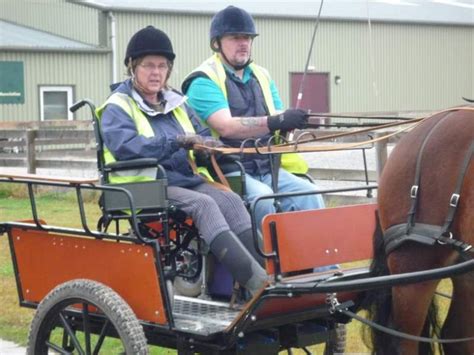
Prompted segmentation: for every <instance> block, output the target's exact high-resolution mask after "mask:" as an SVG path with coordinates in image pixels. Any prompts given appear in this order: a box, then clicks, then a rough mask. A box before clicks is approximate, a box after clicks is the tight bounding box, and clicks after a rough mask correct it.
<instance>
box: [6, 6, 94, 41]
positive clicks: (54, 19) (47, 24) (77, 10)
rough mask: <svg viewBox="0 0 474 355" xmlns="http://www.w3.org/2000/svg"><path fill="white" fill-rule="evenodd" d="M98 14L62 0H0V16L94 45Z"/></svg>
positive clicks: (87, 8)
mask: <svg viewBox="0 0 474 355" xmlns="http://www.w3.org/2000/svg"><path fill="white" fill-rule="evenodd" d="M98 14H99V11H98V10H96V9H92V8H89V7H85V6H78V5H77V4H71V3H69V2H66V1H65V0H0V18H4V19H5V20H7V21H11V22H15V23H17V24H20V25H23V26H27V27H33V28H35V29H39V30H42V31H46V32H51V33H54V34H56V35H58V36H64V37H68V38H71V39H74V40H76V41H80V42H85V43H90V44H96V45H97V44H98V43H99V36H98V27H99V20H98Z"/></svg>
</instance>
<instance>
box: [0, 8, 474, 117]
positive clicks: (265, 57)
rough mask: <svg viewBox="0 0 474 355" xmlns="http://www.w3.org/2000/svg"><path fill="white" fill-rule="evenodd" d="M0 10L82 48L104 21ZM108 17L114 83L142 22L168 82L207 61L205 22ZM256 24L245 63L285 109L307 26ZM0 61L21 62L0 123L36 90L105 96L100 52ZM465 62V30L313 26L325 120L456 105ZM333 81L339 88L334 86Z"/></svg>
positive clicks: (465, 84)
mask: <svg viewBox="0 0 474 355" xmlns="http://www.w3.org/2000/svg"><path fill="white" fill-rule="evenodd" d="M0 6H1V7H2V11H3V10H8V12H4V13H8V14H13V15H12V16H13V17H12V18H11V20H12V21H15V22H19V23H22V24H25V25H28V26H31V27H36V28H42V29H48V30H50V31H51V32H56V33H57V34H60V35H64V36H67V37H71V38H74V39H78V40H82V41H85V42H89V43H97V38H98V26H97V19H98V18H102V19H103V20H105V19H106V18H105V17H102V16H100V11H98V10H96V9H90V8H87V7H84V6H78V5H76V4H72V3H66V2H64V1H62V0H61V1H60V0H44V1H36V0H26V1H17V2H13V0H1V1H0ZM32 10H33V11H32ZM114 15H115V18H116V24H117V68H118V78H119V80H122V79H123V78H124V77H125V76H124V72H125V68H124V65H123V58H124V53H125V48H126V45H127V42H128V40H129V39H130V37H131V36H132V35H133V33H135V32H136V31H137V30H138V29H140V28H142V27H144V26H146V25H149V24H152V25H154V26H156V27H158V28H161V29H163V30H164V31H165V32H167V33H168V34H169V36H170V37H171V39H172V41H173V45H174V49H175V52H176V54H177V59H176V63H175V67H174V73H173V76H172V79H171V84H172V85H173V86H174V87H176V88H179V87H180V84H181V81H182V80H183V78H184V77H185V76H186V75H187V74H188V73H189V72H190V71H191V70H192V69H193V68H194V67H196V66H197V65H198V64H200V63H201V62H202V61H203V60H204V59H205V58H207V57H208V56H209V55H210V54H211V50H210V48H209V39H208V33H209V23H210V20H211V16H210V15H189V14H186V15H185V14H169V13H161V14H160V13H126V12H115V13H114ZM9 18H10V15H9ZM52 19H54V20H52ZM108 21H110V19H109V20H108ZM256 25H257V30H258V32H259V33H260V36H259V37H257V38H256V39H255V44H254V55H253V58H254V59H255V61H256V63H258V64H260V65H262V66H264V67H266V68H268V69H269V71H270V73H271V74H272V76H273V79H274V80H275V82H276V83H277V85H278V87H279V89H280V94H281V97H282V99H283V101H284V102H285V104H286V105H288V103H289V95H290V93H289V87H290V85H289V73H290V72H298V71H300V72H301V71H303V69H304V65H305V62H306V56H307V53H308V49H309V45H310V40H311V36H312V32H313V27H314V20H308V19H281V18H262V17H256ZM370 39H371V42H372V43H371V44H370ZM0 60H24V62H25V89H26V103H25V104H24V105H0V120H23V119H27V120H37V119H38V112H39V109H38V93H37V91H38V84H51V85H61V84H73V85H75V87H76V91H75V98H76V99H77V98H82V97H89V98H91V99H92V100H93V101H94V102H96V103H97V104H99V103H101V102H102V101H103V100H104V99H105V98H106V96H107V94H108V88H107V87H108V85H109V84H110V74H109V72H110V70H111V63H110V56H109V55H107V54H97V53H94V54H83V53H70V54H65V53H62V54H61V53H33V52H21V53H20V52H18V53H16V52H5V51H2V52H0ZM473 63H474V26H471V27H468V26H464V27H463V26H441V25H439V26H437V25H417V24H397V23H372V36H371V37H369V31H368V25H367V23H363V22H350V21H329V20H323V21H321V23H320V26H319V29H318V33H317V36H316V42H315V45H314V50H313V56H312V58H311V61H310V65H311V66H314V68H315V70H316V71H318V72H328V73H330V79H331V81H330V82H331V88H330V102H331V111H332V112H375V111H401V110H435V109H439V108H444V107H449V106H453V105H457V104H460V103H462V101H461V96H465V97H474V66H473ZM336 75H338V76H340V77H341V79H342V82H341V84H340V85H334V76H336ZM305 95H306V96H308V95H309V94H308V93H306V94H305ZM79 117H83V118H85V117H86V116H83V114H80V115H79Z"/></svg>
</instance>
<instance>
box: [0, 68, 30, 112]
mask: <svg viewBox="0 0 474 355" xmlns="http://www.w3.org/2000/svg"><path fill="white" fill-rule="evenodd" d="M24 103H25V83H24V76H23V62H3V61H0V104H24Z"/></svg>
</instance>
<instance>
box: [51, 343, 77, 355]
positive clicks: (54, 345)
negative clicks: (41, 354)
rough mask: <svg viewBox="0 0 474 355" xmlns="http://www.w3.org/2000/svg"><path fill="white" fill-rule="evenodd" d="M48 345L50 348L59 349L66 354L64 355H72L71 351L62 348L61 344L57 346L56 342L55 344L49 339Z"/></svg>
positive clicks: (59, 351)
mask: <svg viewBox="0 0 474 355" xmlns="http://www.w3.org/2000/svg"><path fill="white" fill-rule="evenodd" d="M46 345H47V346H48V348H50V349H53V350H54V351H57V352H58V353H60V354H64V355H70V354H71V353H70V352H69V351H67V350H65V349H63V348H60V347H59V346H57V345H56V344H53V343H51V342H49V341H47V342H46Z"/></svg>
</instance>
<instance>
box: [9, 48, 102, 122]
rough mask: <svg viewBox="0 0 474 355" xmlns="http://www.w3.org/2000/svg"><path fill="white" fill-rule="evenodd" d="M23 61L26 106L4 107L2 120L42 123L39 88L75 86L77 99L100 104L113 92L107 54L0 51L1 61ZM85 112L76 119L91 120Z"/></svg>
mask: <svg viewBox="0 0 474 355" xmlns="http://www.w3.org/2000/svg"><path fill="white" fill-rule="evenodd" d="M19 58H21V59H19ZM9 60H11V61H17V60H22V61H23V65H24V81H25V83H24V85H25V103H24V104H14V105H13V104H2V105H0V121H39V119H40V118H39V117H40V108H39V85H55V86H56V85H71V86H73V88H74V93H73V95H74V97H73V100H74V101H75V100H78V99H82V98H91V99H92V100H94V102H95V103H96V104H100V103H101V102H103V101H104V100H105V99H106V98H107V95H108V93H109V89H108V83H109V81H110V74H109V71H108V70H104V68H109V65H110V64H109V63H110V60H109V56H108V55H107V54H101V55H98V54H94V55H91V54H79V53H73V54H68V53H31V52H22V53H16V52H9V53H1V52H0V61H9ZM89 118H90V113H89V112H88V111H87V109H81V110H80V111H79V112H78V113H77V114H76V116H75V119H89Z"/></svg>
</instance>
